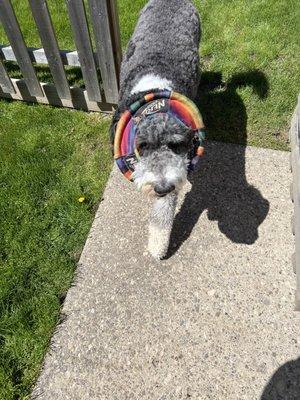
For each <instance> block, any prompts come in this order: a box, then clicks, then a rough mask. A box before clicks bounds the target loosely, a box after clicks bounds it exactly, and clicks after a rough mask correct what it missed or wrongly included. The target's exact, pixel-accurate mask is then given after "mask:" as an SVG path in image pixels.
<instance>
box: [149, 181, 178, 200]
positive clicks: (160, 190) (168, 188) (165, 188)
mask: <svg viewBox="0 0 300 400" xmlns="http://www.w3.org/2000/svg"><path fill="white" fill-rule="evenodd" d="M173 190H175V186H174V185H170V184H168V183H163V184H162V183H159V184H156V185H155V186H154V192H155V193H156V194H157V195H158V196H160V197H163V196H166V195H167V194H168V193H171V192H173Z"/></svg>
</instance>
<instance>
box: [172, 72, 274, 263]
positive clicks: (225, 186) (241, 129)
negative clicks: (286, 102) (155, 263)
mask: <svg viewBox="0 0 300 400" xmlns="http://www.w3.org/2000/svg"><path fill="white" fill-rule="evenodd" d="M242 86H251V87H252V88H253V91H254V92H255V93H256V94H257V95H258V96H259V98H261V99H263V98H266V97H267V96H268V90H269V85H268V81H267V79H266V77H265V75H264V74H263V73H262V72H260V71H250V72H247V73H243V74H237V75H234V76H233V77H232V78H231V79H230V80H229V81H228V82H227V83H226V84H224V83H222V75H221V73H211V72H209V73H204V74H203V75H202V78H201V84H200V87H199V91H198V96H197V101H196V103H197V105H198V107H199V109H200V110H201V113H202V114H203V117H204V122H205V125H206V130H207V134H208V139H213V140H219V141H223V142H224V141H225V142H234V143H239V145H234V146H232V145H228V144H225V143H220V142H212V141H208V142H207V143H206V155H205V157H203V158H202V159H201V160H200V162H199V165H198V166H197V170H196V171H195V172H194V173H193V174H192V175H191V177H190V178H189V180H190V182H191V184H192V188H191V191H190V192H189V193H187V194H186V196H185V199H184V202H183V204H182V206H181V209H180V211H179V213H178V214H177V216H176V218H175V221H174V226H173V230H172V234H171V241H170V248H169V252H168V256H167V258H169V257H171V256H172V255H173V254H174V253H175V252H176V251H177V250H178V249H179V248H180V247H181V245H182V244H183V243H184V242H185V241H186V240H187V239H188V238H189V236H190V234H191V232H192V230H193V228H194V226H195V224H196V223H197V221H198V219H199V217H200V216H201V214H202V213H203V211H204V210H207V213H208V218H209V219H210V220H213V221H218V226H219V229H220V231H221V232H222V233H223V234H224V235H226V236H227V237H228V238H229V239H230V240H231V241H233V242H235V243H244V244H248V245H251V244H253V243H254V242H255V241H256V240H257V238H258V227H259V226H260V224H261V223H262V222H263V221H264V219H265V218H266V216H267V214H268V212H269V202H268V201H267V200H266V199H264V198H263V196H262V195H261V193H260V192H259V190H258V189H256V188H255V187H253V186H251V185H249V184H248V183H247V179H246V173H245V151H246V144H247V112H246V108H245V105H244V103H243V101H242V99H241V97H240V96H239V95H238V93H237V91H236V89H237V88H239V87H242ZM203 234H204V235H205V232H203Z"/></svg>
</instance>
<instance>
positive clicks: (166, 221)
mask: <svg viewBox="0 0 300 400" xmlns="http://www.w3.org/2000/svg"><path fill="white" fill-rule="evenodd" d="M200 37H201V23H200V16H199V14H198V11H197V9H196V7H195V6H194V5H193V3H192V2H191V1H189V0H150V1H149V2H148V3H147V4H146V5H145V7H144V8H143V9H142V11H141V13H140V16H139V20H138V23H137V25H136V28H135V30H134V33H133V35H132V37H131V39H130V41H129V43H128V46H127V50H126V52H125V54H124V57H123V61H122V64H121V71H120V92H119V101H118V105H117V108H116V111H115V114H114V116H113V119H112V124H111V128H110V137H111V143H112V145H113V146H114V153H115V158H116V159H118V160H120V158H121V157H120V154H117V155H116V153H118V150H119V149H121V148H122V146H123V145H122V144H120V143H117V144H116V131H118V127H119V130H122V129H123V130H124V126H126V123H127V126H128V124H129V122H130V124H131V125H130V126H131V128H130V129H131V131H130V132H129V133H128V132H127V133H126V134H127V135H131V134H133V135H134V134H135V138H134V143H135V146H136V149H137V150H138V157H136V156H137V154H136V153H137V152H136V151H133V149H131V150H132V152H131V153H130V154H129V155H128V157H127V158H126V159H125V161H124V157H123V159H122V163H123V164H122V165H121V166H120V165H119V166H120V168H121V170H122V168H123V169H125V172H126V173H127V174H129V175H128V176H129V178H130V180H132V181H133V182H134V183H135V184H136V186H137V188H138V189H139V190H141V191H143V192H144V193H146V194H147V195H149V196H151V197H153V199H154V205H153V209H152V211H151V215H150V228H149V243H148V249H149V251H150V253H151V254H152V255H153V256H154V257H155V258H156V259H162V258H164V257H165V256H166V253H167V250H168V246H169V238H170V233H171V229H172V225H173V220H174V215H175V209H176V203H177V197H178V193H179V191H180V190H181V189H182V187H183V186H184V184H185V183H186V181H187V174H188V167H189V164H190V159H191V156H190V155H191V153H193V152H194V148H195V127H192V126H190V125H188V124H186V123H182V120H180V119H178V118H176V116H178V115H177V113H178V112H179V111H178V110H177V109H176V110H175V111H174V109H172V112H169V110H170V108H172V107H173V105H174V107H175V108H176V107H177V106H178V107H179V108H181V107H183V103H184V102H186V101H187V99H189V100H191V101H192V100H194V99H195V96H196V94H197V90H198V86H199V81H200V70H199V62H200V60H199V44H200ZM170 93H176V94H177V95H176V96H177V97H176V96H175V95H171V97H170ZM172 96H175V98H173V97H172ZM141 99H143V100H142V101H141ZM181 100H182V102H181ZM132 105H134V106H133V108H132ZM190 105H191V104H190ZM171 106H172V107H171ZM130 107H131V111H130V113H129V114H128V110H129V109H130ZM191 107H192V108H194V111H195V106H194V105H192V106H191ZM133 109H134V112H133ZM126 111H127V114H126ZM172 113H173V114H172ZM174 113H175V114H174ZM179 113H180V112H179ZM182 113H183V115H184V113H185V111H182ZM128 115H130V117H132V120H130V121H129V122H128ZM174 116H175V117H174ZM122 118H123V120H122V121H121V119H122ZM124 118H125V120H124ZM126 118H127V119H126ZM120 121H121V122H120ZM183 122H185V121H183ZM120 125H121V127H120ZM133 125H134V129H135V131H134V132H135V133H132V131H133V128H132V126H133ZM197 128H199V127H197ZM200 128H201V127H200ZM117 135H118V140H119V141H120V140H121V139H120V137H121V136H122V134H121V133H120V132H119V131H118V133H117ZM120 135H121V136H120ZM119 136H120V137H119ZM126 140H127V139H126ZM128 140H129V139H128ZM196 141H197V140H196ZM118 145H119V147H118ZM123 147H124V146H123ZM124 165H126V166H127V167H126V166H124ZM122 172H123V173H124V175H126V173H125V172H124V171H122ZM128 176H127V177H128Z"/></svg>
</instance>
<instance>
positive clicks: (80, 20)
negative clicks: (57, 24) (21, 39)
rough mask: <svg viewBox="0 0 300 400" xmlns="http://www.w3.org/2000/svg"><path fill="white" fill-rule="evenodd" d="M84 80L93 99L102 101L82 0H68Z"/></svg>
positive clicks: (90, 97)
mask: <svg viewBox="0 0 300 400" xmlns="http://www.w3.org/2000/svg"><path fill="white" fill-rule="evenodd" d="M66 3H67V7H68V12H69V17H70V21H71V27H72V31H73V37H74V41H75V44H76V48H77V51H78V56H79V60H80V65H81V70H82V76H83V80H84V82H85V87H86V90H87V93H88V96H89V99H90V100H91V101H99V102H101V101H102V96H101V90H100V86H99V81H98V76H97V68H96V65H95V61H94V54H93V49H92V44H91V39H90V32H89V28H88V24H87V19H86V12H85V7H84V4H83V1H82V0H66Z"/></svg>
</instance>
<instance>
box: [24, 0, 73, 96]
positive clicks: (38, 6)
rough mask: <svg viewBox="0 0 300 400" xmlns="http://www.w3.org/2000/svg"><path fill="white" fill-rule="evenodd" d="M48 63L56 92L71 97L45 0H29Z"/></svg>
mask: <svg viewBox="0 0 300 400" xmlns="http://www.w3.org/2000/svg"><path fill="white" fill-rule="evenodd" d="M29 5H30V7H31V11H32V15H33V18H34V20H35V23H36V26H37V29H38V32H39V35H40V38H41V41H42V45H43V47H44V50H45V54H46V56H47V60H48V65H49V68H50V71H51V73H52V76H53V80H54V83H55V85H56V87H57V92H58V94H59V96H60V97H61V98H62V99H71V93H70V88H69V83H68V80H67V77H66V74H65V70H64V66H63V63H62V60H61V57H60V52H59V48H58V43H57V39H56V36H55V33H54V29H53V24H52V20H51V17H50V14H49V10H48V6H47V3H46V1H45V0H29Z"/></svg>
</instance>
